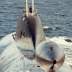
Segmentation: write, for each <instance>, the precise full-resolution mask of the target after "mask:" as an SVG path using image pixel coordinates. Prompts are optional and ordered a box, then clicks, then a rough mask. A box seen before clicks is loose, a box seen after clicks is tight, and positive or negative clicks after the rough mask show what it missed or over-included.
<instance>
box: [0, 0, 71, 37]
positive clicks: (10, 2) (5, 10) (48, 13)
mask: <svg viewBox="0 0 72 72" xmlns="http://www.w3.org/2000/svg"><path fill="white" fill-rule="evenodd" d="M29 1H30V0H29ZM29 3H31V2H29ZM35 6H36V9H37V11H38V14H39V15H40V17H41V20H42V24H43V26H49V30H48V32H47V31H46V35H48V36H70V37H71V36H72V30H71V29H72V0H35ZM24 7H25V0H0V36H5V35H6V34H8V33H11V32H13V31H15V28H16V20H17V16H20V15H21V14H22V11H23V9H24Z"/></svg>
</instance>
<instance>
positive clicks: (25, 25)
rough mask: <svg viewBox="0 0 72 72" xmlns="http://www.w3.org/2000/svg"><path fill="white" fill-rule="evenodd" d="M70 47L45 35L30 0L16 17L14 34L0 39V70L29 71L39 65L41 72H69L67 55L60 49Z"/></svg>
mask: <svg viewBox="0 0 72 72" xmlns="http://www.w3.org/2000/svg"><path fill="white" fill-rule="evenodd" d="M71 46H72V43H68V42H66V41H65V40H64V38H63V39H62V38H55V37H54V38H49V37H46V36H45V34H44V31H43V27H42V23H41V20H40V17H39V16H38V15H37V12H36V11H35V8H34V0H32V6H30V7H28V1H27V0H26V12H25V14H24V13H23V15H22V16H21V17H19V18H18V21H17V27H16V32H13V33H11V34H8V35H6V36H5V37H3V38H2V39H1V40H0V48H1V49H2V52H1V53H0V71H1V72H26V71H27V68H28V66H29V65H30V66H29V68H28V69H29V71H32V70H33V69H34V70H35V69H38V67H39V66H40V68H39V69H40V71H41V72H42V70H43V71H46V72H64V71H66V72H71V71H72V69H71V68H70V66H69V63H68V62H67V57H65V56H67V54H65V53H64V50H63V49H65V48H66V47H69V48H70V47H71ZM31 65H33V66H31ZM25 66H27V67H25ZM31 67H32V70H31ZM60 67H61V68H60ZM35 71H36V70H35ZM37 72H38V70H37Z"/></svg>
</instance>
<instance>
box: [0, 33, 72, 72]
mask: <svg viewBox="0 0 72 72" xmlns="http://www.w3.org/2000/svg"><path fill="white" fill-rule="evenodd" d="M12 34H13V33H11V34H9V35H7V36H5V37H4V38H2V40H1V41H0V47H3V45H7V46H6V47H5V46H4V47H5V49H4V50H3V52H2V53H1V55H0V71H1V72H25V71H26V70H29V69H30V68H31V67H32V65H33V61H30V60H28V59H26V58H25V57H24V56H23V55H22V53H21V52H20V51H19V50H18V48H17V47H16V45H15V42H14V40H13V38H12ZM48 39H50V40H52V41H54V42H56V43H57V44H59V45H60V46H62V47H63V48H64V49H67V48H68V50H69V51H68V52H66V51H65V53H66V61H65V64H64V65H63V66H62V68H61V69H60V70H59V72H72V70H71V69H70V67H69V65H70V64H72V62H71V61H72V57H69V55H68V53H70V55H71V56H72V54H71V53H72V52H70V50H72V48H71V47H72V43H68V42H66V41H65V40H64V39H65V37H53V38H47V40H48ZM9 43H10V44H9ZM69 70H70V71H69ZM38 71H39V72H43V70H42V69H41V68H37V67H33V70H32V71H30V72H38Z"/></svg>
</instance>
